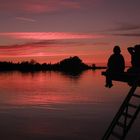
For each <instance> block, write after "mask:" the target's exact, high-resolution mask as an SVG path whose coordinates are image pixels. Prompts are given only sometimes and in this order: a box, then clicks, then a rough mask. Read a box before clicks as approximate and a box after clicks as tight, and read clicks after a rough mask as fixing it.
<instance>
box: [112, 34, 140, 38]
mask: <svg viewBox="0 0 140 140" xmlns="http://www.w3.org/2000/svg"><path fill="white" fill-rule="evenodd" d="M112 35H114V36H125V37H140V33H119V34H112Z"/></svg>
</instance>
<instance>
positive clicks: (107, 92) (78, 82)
mask: <svg viewBox="0 0 140 140" xmlns="http://www.w3.org/2000/svg"><path fill="white" fill-rule="evenodd" d="M113 84H114V86H113V87H112V88H111V89H108V88H105V86H104V85H105V77H103V76H101V70H96V71H92V70H88V71H84V72H83V73H81V74H80V75H77V76H71V75H66V74H63V73H61V72H36V73H21V72H16V71H15V72H1V73H0V140H101V138H102V136H103V135H104V133H105V131H106V129H107V128H108V126H109V124H110V122H111V121H112V119H113V117H114V115H115V113H116V112H117V110H118V108H119V107H120V105H121V103H122V101H123V100H124V98H125V97H126V95H127V93H128V91H129V89H130V87H129V86H128V85H127V84H126V83H121V82H113ZM138 90H139V89H138ZM132 139H135V140H139V139H140V115H139V116H138V117H137V119H136V120H135V123H134V124H133V126H132V129H131V130H130V132H129V133H128V135H127V137H126V140H132Z"/></svg>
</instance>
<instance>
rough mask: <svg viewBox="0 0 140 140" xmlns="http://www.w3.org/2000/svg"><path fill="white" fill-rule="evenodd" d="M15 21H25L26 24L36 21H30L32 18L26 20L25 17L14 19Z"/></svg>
mask: <svg viewBox="0 0 140 140" xmlns="http://www.w3.org/2000/svg"><path fill="white" fill-rule="evenodd" d="M16 19H17V20H20V21H25V22H26V21H27V22H36V20H34V19H32V18H26V17H16Z"/></svg>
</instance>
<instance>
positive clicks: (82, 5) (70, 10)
mask: <svg viewBox="0 0 140 140" xmlns="http://www.w3.org/2000/svg"><path fill="white" fill-rule="evenodd" d="M139 13H140V0H0V61H14V62H18V61H23V60H30V59H35V60H36V61H38V62H40V63H43V62H47V63H48V62H51V63H54V62H57V61H60V60H61V59H63V58H66V57H69V56H74V55H77V56H79V57H80V58H82V60H83V61H84V62H86V63H98V64H99V63H100V64H101V63H106V61H107V59H108V57H109V55H110V54H111V53H112V48H113V46H115V45H120V47H121V49H122V54H123V55H124V56H125V60H126V61H127V62H129V61H130V56H129V54H128V52H127V47H130V46H134V45H135V44H140V16H139Z"/></svg>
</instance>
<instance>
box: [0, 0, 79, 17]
mask: <svg viewBox="0 0 140 140" xmlns="http://www.w3.org/2000/svg"><path fill="white" fill-rule="evenodd" d="M0 3H1V4H0V9H1V11H4V12H16V13H35V14H37V13H50V12H58V11H62V10H66V9H79V8H80V7H81V5H80V3H79V2H76V1H70V0H46V1H44V0H34V1H33V0H24V1H23V0H12V1H9V0H5V1H3V0H0Z"/></svg>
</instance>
